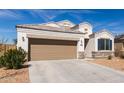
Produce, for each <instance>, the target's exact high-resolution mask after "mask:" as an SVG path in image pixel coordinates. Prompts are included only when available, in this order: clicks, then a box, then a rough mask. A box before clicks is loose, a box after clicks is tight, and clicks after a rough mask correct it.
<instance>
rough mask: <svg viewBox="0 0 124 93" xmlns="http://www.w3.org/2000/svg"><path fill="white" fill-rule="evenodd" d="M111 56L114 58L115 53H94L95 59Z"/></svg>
mask: <svg viewBox="0 0 124 93" xmlns="http://www.w3.org/2000/svg"><path fill="white" fill-rule="evenodd" d="M110 55H111V56H114V52H111V51H98V52H92V57H93V58H100V57H108V56H110Z"/></svg>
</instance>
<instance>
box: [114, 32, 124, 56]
mask: <svg viewBox="0 0 124 93" xmlns="http://www.w3.org/2000/svg"><path fill="white" fill-rule="evenodd" d="M122 54H124V34H122V35H117V36H116V37H115V56H121V55H122Z"/></svg>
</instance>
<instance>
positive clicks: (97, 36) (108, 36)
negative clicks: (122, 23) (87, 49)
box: [95, 31, 114, 52]
mask: <svg viewBox="0 0 124 93" xmlns="http://www.w3.org/2000/svg"><path fill="white" fill-rule="evenodd" d="M100 38H106V39H111V40H112V51H113V52H114V36H113V35H112V34H111V33H109V32H106V31H103V32H101V33H97V34H95V51H98V39H100Z"/></svg>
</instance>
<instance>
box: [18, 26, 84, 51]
mask: <svg viewBox="0 0 124 93" xmlns="http://www.w3.org/2000/svg"><path fill="white" fill-rule="evenodd" d="M22 37H24V38H25V41H22ZM81 37H82V38H84V34H75V33H63V32H54V31H45V30H33V29H25V28H17V47H22V48H23V49H25V50H26V51H28V38H45V39H59V40H74V41H78V40H79V39H80V38H81Z"/></svg>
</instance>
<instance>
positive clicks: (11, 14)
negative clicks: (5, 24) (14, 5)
mask: <svg viewBox="0 0 124 93" xmlns="http://www.w3.org/2000/svg"><path fill="white" fill-rule="evenodd" d="M0 18H13V19H21V18H23V16H21V15H20V14H19V13H16V11H14V10H6V9H4V10H0Z"/></svg>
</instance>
